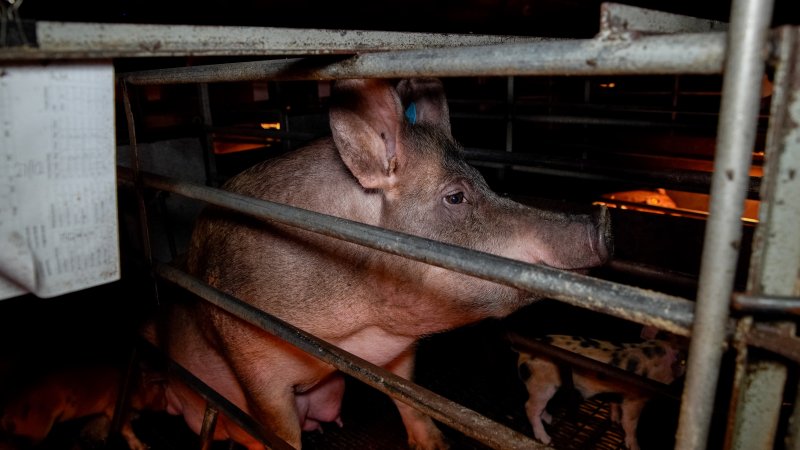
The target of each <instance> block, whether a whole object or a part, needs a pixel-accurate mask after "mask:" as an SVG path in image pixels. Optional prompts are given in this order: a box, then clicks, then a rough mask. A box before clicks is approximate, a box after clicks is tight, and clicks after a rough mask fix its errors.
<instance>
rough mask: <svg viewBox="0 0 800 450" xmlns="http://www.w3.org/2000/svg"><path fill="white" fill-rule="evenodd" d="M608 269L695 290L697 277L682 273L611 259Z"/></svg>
mask: <svg viewBox="0 0 800 450" xmlns="http://www.w3.org/2000/svg"><path fill="white" fill-rule="evenodd" d="M606 266H607V267H608V268H609V269H611V270H614V271H617V272H623V273H627V274H631V275H635V276H638V277H643V278H648V279H651V280H656V281H662V282H667V283H670V284H673V285H676V286H680V287H685V288H689V287H692V288H696V287H697V277H695V276H693V275H689V274H686V273H682V272H676V271H673V270H670V269H665V268H663V267H655V266H649V265H646V264H640V263H635V262H632V261H622V260H618V259H612V260H611V261H609V262H608V264H607V265H606Z"/></svg>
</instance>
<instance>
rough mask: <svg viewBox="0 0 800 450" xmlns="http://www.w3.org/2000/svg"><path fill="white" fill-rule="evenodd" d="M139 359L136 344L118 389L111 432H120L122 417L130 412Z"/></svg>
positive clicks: (132, 348)
mask: <svg viewBox="0 0 800 450" xmlns="http://www.w3.org/2000/svg"><path fill="white" fill-rule="evenodd" d="M138 361H139V355H138V350H137V348H136V346H135V345H134V346H132V347H131V355H130V358H128V364H127V365H126V366H125V372H123V373H122V376H121V377H120V380H119V388H118V391H117V401H116V404H115V406H114V416H113V417H112V418H111V429H110V432H111V433H114V434H119V432H120V430H121V429H122V418H123V417H125V415H126V414H127V413H128V408H129V406H130V405H129V402H128V400H129V398H130V392H131V382H132V381H133V378H134V371H135V367H136V364H137V363H138Z"/></svg>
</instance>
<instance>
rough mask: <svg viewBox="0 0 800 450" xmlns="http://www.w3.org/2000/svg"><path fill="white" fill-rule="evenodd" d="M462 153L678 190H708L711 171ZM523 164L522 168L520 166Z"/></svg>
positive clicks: (752, 185) (752, 189)
mask: <svg viewBox="0 0 800 450" xmlns="http://www.w3.org/2000/svg"><path fill="white" fill-rule="evenodd" d="M463 152H464V153H463V154H464V157H465V158H466V159H468V160H470V161H471V162H474V161H483V162H498V163H503V164H513V165H514V166H515V169H517V170H524V171H530V172H536V173H545V174H552V175H556V176H577V177H583V178H594V179H600V180H614V181H625V182H629V183H630V182H634V183H637V184H641V183H645V184H647V185H648V186H654V187H676V188H680V189H681V190H691V191H695V192H708V191H709V189H710V186H711V179H712V173H710V172H701V171H695V170H680V169H661V170H648V169H637V168H633V167H620V166H619V165H616V166H611V165H607V164H603V163H600V162H593V161H583V160H582V161H575V160H568V159H565V158H553V157H547V156H541V155H537V154H534V153H521V152H519V151H518V152H514V153H508V152H502V151H497V150H489V149H481V148H465V149H464V150H463ZM523 167H524V168H523ZM760 184H761V180H760V178H759V177H749V181H748V185H747V192H748V194H749V195H753V196H756V195H758V190H759V186H760Z"/></svg>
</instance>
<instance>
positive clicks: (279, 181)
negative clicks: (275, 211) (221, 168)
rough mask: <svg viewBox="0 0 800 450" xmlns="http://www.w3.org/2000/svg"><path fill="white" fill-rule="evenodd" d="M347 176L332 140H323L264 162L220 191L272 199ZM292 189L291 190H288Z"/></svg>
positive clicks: (254, 166) (241, 173) (316, 187)
mask: <svg viewBox="0 0 800 450" xmlns="http://www.w3.org/2000/svg"><path fill="white" fill-rule="evenodd" d="M344 174H346V166H345V165H344V163H343V162H342V160H341V157H340V156H339V153H338V152H337V151H336V147H335V146H334V144H333V140H331V139H330V138H322V139H319V140H316V141H314V142H312V143H311V144H309V145H307V146H305V147H302V148H299V149H297V150H292V151H290V152H288V153H285V154H283V155H280V156H275V157H271V158H267V159H265V160H264V161H261V162H259V163H257V164H255V165H253V166H251V167H249V168H247V169H245V170H244V171H242V172H240V173H239V174H237V175H235V176H234V177H232V178H231V179H230V180H228V181H227V182H226V183H225V184H224V185H223V189H225V190H227V191H231V192H236V193H238V194H243V195H248V196H250V197H255V198H262V199H271V198H273V197H274V195H275V193H277V192H285V191H291V190H292V189H302V188H303V186H304V185H307V186H310V187H312V188H314V189H319V187H320V186H321V185H322V186H325V185H330V184H331V183H332V182H334V179H335V178H336V177H337V176H339V177H341V176H343V175H344ZM287 187H291V188H292V189H287Z"/></svg>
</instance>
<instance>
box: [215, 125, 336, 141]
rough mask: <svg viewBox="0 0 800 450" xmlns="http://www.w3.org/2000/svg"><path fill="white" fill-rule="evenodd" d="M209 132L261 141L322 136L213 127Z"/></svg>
mask: <svg viewBox="0 0 800 450" xmlns="http://www.w3.org/2000/svg"><path fill="white" fill-rule="evenodd" d="M209 131H211V133H213V134H215V135H218V136H220V135H221V136H247V137H252V138H260V140H263V139H264V138H267V137H279V138H284V137H289V138H292V139H300V140H311V139H314V138H317V137H320V135H317V134H314V133H306V132H302V131H292V132H288V131H284V130H262V129H260V128H241V127H211V128H210V129H209Z"/></svg>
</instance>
